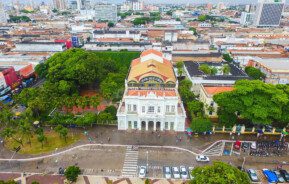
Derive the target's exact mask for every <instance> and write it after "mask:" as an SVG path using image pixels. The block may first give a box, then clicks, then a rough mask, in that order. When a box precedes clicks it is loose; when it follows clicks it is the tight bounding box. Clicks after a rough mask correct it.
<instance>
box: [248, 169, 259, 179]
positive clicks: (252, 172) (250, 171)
mask: <svg viewBox="0 0 289 184" xmlns="http://www.w3.org/2000/svg"><path fill="white" fill-rule="evenodd" d="M247 173H248V174H249V177H250V179H251V180H252V181H253V182H258V181H259V178H258V176H257V172H256V171H255V170H254V169H248V170H247Z"/></svg>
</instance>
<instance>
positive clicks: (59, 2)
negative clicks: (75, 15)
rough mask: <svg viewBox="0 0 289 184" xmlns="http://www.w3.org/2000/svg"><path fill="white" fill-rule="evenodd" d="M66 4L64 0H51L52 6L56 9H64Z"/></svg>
mask: <svg viewBox="0 0 289 184" xmlns="http://www.w3.org/2000/svg"><path fill="white" fill-rule="evenodd" d="M66 5H67V2H66V0H53V6H54V8H56V9H58V10H66V9H67V6H66Z"/></svg>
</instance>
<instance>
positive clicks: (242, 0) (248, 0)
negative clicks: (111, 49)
mask: <svg viewBox="0 0 289 184" xmlns="http://www.w3.org/2000/svg"><path fill="white" fill-rule="evenodd" d="M1 1H2V2H3V3H6V4H7V3H11V1H12V0H7V1H5V2H4V0H1ZM68 1H71V0H68ZM19 2H20V3H27V2H29V0H19ZM33 2H35V3H40V2H46V3H49V4H51V3H53V0H33ZM92 2H108V3H123V2H125V0H106V1H102V0H92ZM144 2H145V3H153V4H162V3H163V4H188V3H189V4H205V3H213V4H217V3H219V2H224V3H226V4H255V3H257V0H235V1H230V0H204V1H202V3H200V2H199V1H197V0H191V1H189V2H188V1H187V0H178V1H170V3H168V2H167V1H164V0H144ZM286 3H287V2H286Z"/></svg>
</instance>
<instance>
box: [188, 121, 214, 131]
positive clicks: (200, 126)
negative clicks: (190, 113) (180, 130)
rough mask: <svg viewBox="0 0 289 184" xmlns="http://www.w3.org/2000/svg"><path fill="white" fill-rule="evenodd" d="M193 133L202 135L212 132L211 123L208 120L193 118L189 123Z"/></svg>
mask: <svg viewBox="0 0 289 184" xmlns="http://www.w3.org/2000/svg"><path fill="white" fill-rule="evenodd" d="M191 128H192V131H193V132H197V133H202V132H207V131H210V130H212V122H211V120H210V119H208V118H202V117H197V118H193V120H192V123H191Z"/></svg>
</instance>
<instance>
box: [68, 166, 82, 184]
mask: <svg viewBox="0 0 289 184" xmlns="http://www.w3.org/2000/svg"><path fill="white" fill-rule="evenodd" d="M80 173H81V171H80V169H79V167H77V166H69V167H67V168H66V170H65V172H64V175H65V177H66V179H67V180H69V181H71V182H75V181H76V180H77V178H78V175H79V174H80Z"/></svg>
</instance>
